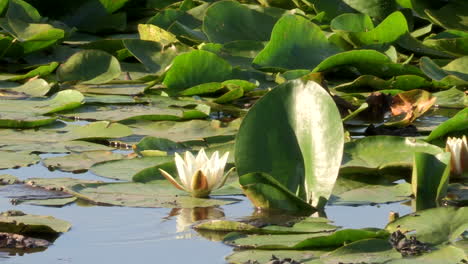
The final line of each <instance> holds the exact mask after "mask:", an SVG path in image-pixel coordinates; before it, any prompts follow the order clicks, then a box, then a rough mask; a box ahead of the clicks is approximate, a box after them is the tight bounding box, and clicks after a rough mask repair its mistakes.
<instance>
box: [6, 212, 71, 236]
mask: <svg viewBox="0 0 468 264" xmlns="http://www.w3.org/2000/svg"><path fill="white" fill-rule="evenodd" d="M70 228H71V224H70V223H69V222H67V221H64V220H60V219H57V218H54V217H52V216H43V215H29V214H25V213H23V212H21V211H7V212H3V213H1V214H0V232H7V233H15V234H34V233H36V234H42V235H45V234H56V233H64V232H67V231H68V230H69V229H70Z"/></svg>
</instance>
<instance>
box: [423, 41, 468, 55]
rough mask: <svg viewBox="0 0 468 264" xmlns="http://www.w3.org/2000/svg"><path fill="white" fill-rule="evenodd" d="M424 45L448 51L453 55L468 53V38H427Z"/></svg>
mask: <svg viewBox="0 0 468 264" xmlns="http://www.w3.org/2000/svg"><path fill="white" fill-rule="evenodd" d="M423 44H424V45H426V46H428V47H431V48H433V49H437V50H440V51H442V52H446V53H448V54H450V55H452V56H466V55H468V38H467V37H464V38H462V37H457V38H442V39H426V40H424V42H423Z"/></svg>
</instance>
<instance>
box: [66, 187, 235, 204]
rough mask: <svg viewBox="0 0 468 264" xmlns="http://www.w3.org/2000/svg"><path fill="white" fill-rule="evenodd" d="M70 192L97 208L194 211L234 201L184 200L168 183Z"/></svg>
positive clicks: (181, 192) (80, 188)
mask: <svg viewBox="0 0 468 264" xmlns="http://www.w3.org/2000/svg"><path fill="white" fill-rule="evenodd" d="M72 190H73V191H74V192H75V193H76V194H77V196H78V197H79V198H81V199H85V200H88V201H90V202H93V203H96V204H100V205H115V206H129V207H152V208H155V207H165V208H195V207H210V206H215V205H225V204H231V203H234V202H237V200H235V199H213V198H212V199H201V198H193V197H190V196H186V195H185V192H183V191H180V190H178V189H176V188H175V187H174V186H172V184H171V183H170V182H169V181H166V180H161V181H159V182H157V183H156V182H153V183H147V184H141V183H102V184H79V185H75V186H73V187H72Z"/></svg>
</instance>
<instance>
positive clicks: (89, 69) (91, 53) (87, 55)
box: [57, 50, 121, 84]
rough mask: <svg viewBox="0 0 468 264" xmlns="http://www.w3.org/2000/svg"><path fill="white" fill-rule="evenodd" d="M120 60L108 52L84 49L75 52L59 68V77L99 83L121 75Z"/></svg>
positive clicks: (63, 79)
mask: <svg viewBox="0 0 468 264" xmlns="http://www.w3.org/2000/svg"><path fill="white" fill-rule="evenodd" d="M120 72H121V71H120V64H119V61H118V60H117V59H116V58H115V57H114V56H112V55H110V54H108V53H107V52H104V51H100V50H83V51H80V52H77V53H75V54H74V55H73V56H71V57H70V58H69V59H68V60H67V61H66V62H65V63H64V64H62V65H60V67H59V68H58V69H57V78H58V79H59V80H60V81H62V82H66V81H81V82H82V83H88V84H99V83H105V82H108V81H110V80H113V79H115V78H117V77H119V76H120Z"/></svg>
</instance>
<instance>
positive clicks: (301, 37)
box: [253, 15, 339, 71]
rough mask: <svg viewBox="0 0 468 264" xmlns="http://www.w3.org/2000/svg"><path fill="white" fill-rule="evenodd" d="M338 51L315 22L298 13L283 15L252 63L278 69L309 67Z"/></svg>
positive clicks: (260, 66) (265, 67)
mask: <svg viewBox="0 0 468 264" xmlns="http://www.w3.org/2000/svg"><path fill="white" fill-rule="evenodd" d="M338 52H339V49H338V48H337V47H336V46H334V45H333V44H331V43H329V42H328V40H327V37H326V36H325V34H324V33H323V32H322V30H321V29H320V27H319V26H317V25H315V24H314V23H312V22H310V21H309V20H307V19H305V18H303V17H300V16H296V15H285V16H283V17H282V18H281V19H280V20H278V22H277V23H276V24H275V27H274V28H273V32H272V34H271V39H270V42H268V44H267V45H266V47H265V49H263V50H262V51H261V52H260V53H259V54H258V55H257V57H255V59H254V61H253V64H254V66H257V67H259V68H263V69H277V70H280V71H285V70H293V69H312V68H314V67H316V66H317V65H318V64H319V63H320V62H322V61H323V60H324V59H326V58H327V57H329V56H331V55H333V54H335V53H338Z"/></svg>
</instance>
